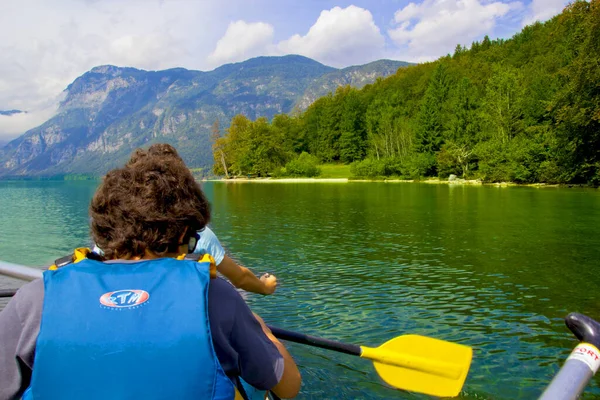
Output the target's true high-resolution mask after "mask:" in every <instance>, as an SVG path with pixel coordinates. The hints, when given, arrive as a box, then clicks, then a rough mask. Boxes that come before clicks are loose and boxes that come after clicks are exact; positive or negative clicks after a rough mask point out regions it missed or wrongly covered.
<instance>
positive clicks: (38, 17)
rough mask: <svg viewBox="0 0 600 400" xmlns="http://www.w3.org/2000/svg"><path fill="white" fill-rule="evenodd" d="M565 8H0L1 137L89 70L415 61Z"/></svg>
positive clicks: (503, 4)
mask: <svg viewBox="0 0 600 400" xmlns="http://www.w3.org/2000/svg"><path fill="white" fill-rule="evenodd" d="M567 3H568V0H354V1H352V0H52V1H48V0H1V1H0V110H11V109H18V110H24V111H27V113H22V114H14V115H12V116H2V115H0V141H2V140H8V139H12V138H14V137H17V136H19V135H20V134H22V133H24V132H25V131H27V130H28V129H31V128H33V127H35V126H38V125H40V124H41V123H43V122H45V121H46V120H47V119H48V118H50V117H51V116H52V115H53V114H55V112H56V108H57V106H58V103H59V102H60V100H61V98H62V97H63V96H64V93H63V91H64V89H65V88H66V87H67V85H68V84H69V83H71V82H72V81H73V80H74V79H75V78H77V77H78V76H80V75H82V74H84V73H85V72H86V71H88V70H90V69H91V68H93V67H95V66H98V65H105V64H111V65H117V66H127V67H136V68H141V69H146V70H161V69H166V68H172V67H184V68H188V69H195V70H202V71H209V70H212V69H214V68H216V67H218V66H220V65H222V64H226V63H231V62H239V61H243V60H246V59H248V58H252V57H256V56H261V55H285V54H301V55H304V56H307V57H310V58H313V59H315V60H317V61H319V62H321V63H323V64H326V65H330V66H333V67H337V68H342V67H347V66H350V65H357V64H365V63H368V62H371V61H375V60H378V59H382V58H387V59H393V60H401V61H411V62H424V61H432V60H435V59H437V58H439V57H440V56H444V55H446V54H448V53H452V52H453V51H454V48H455V47H456V45H457V44H461V45H470V44H471V43H472V42H473V41H474V40H481V39H482V38H483V37H484V36H485V35H489V36H490V38H492V39H495V38H509V37H511V36H512V35H514V34H515V33H517V32H519V31H520V30H521V29H522V28H523V27H524V26H525V25H528V24H530V23H533V22H534V21H545V20H547V19H549V18H551V17H552V16H554V15H556V14H558V13H560V12H561V11H562V9H563V8H564V7H565V6H566V4H567Z"/></svg>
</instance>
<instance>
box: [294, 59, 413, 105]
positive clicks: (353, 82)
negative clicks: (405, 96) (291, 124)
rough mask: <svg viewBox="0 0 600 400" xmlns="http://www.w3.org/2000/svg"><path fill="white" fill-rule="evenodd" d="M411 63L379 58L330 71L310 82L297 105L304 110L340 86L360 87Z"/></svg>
mask: <svg viewBox="0 0 600 400" xmlns="http://www.w3.org/2000/svg"><path fill="white" fill-rule="evenodd" d="M410 65H413V64H411V63H407V62H403V61H392V60H379V61H374V62H372V63H369V64H365V65H356V66H352V67H347V68H344V69H338V70H335V71H331V72H328V73H327V74H325V75H323V76H321V77H320V78H318V79H317V80H315V81H314V82H313V83H311V84H310V86H309V87H308V88H307V89H306V90H305V91H304V94H303V95H302V97H301V98H300V99H299V100H298V101H297V103H296V106H297V107H298V109H299V110H304V109H306V108H308V106H310V105H311V104H312V103H313V102H314V101H315V100H317V99H318V98H319V97H323V96H325V95H327V94H328V93H330V92H331V93H333V92H335V90H336V88H338V87H339V86H346V85H350V86H353V87H355V88H357V89H360V88H362V87H364V86H366V85H368V84H369V83H373V82H375V80H376V79H377V78H384V77H387V76H390V75H393V74H395V73H396V71H398V68H400V67H408V66H410Z"/></svg>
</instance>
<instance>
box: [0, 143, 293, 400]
mask: <svg viewBox="0 0 600 400" xmlns="http://www.w3.org/2000/svg"><path fill="white" fill-rule="evenodd" d="M90 217H91V221H92V222H91V235H92V238H93V240H94V242H95V243H98V245H99V246H100V247H101V248H102V249H103V251H104V256H105V261H99V260H94V259H89V258H85V259H83V260H81V261H79V262H74V263H71V264H69V265H66V266H63V267H60V268H58V269H56V270H49V271H46V272H44V278H43V279H42V280H37V281H33V282H31V283H29V284H26V285H25V286H23V287H22V288H21V289H20V290H19V291H18V292H17V294H16V295H15V296H14V297H13V298H12V299H11V301H10V302H9V304H8V305H7V306H6V308H5V309H4V310H3V311H2V312H1V313H0V338H1V340H0V382H1V384H0V400H5V399H11V400H12V399H18V398H20V397H21V396H22V397H23V399H27V400H29V399H38V398H52V399H66V400H70V399H83V398H85V399H91V400H95V399H98V400H100V399H103V400H104V399H106V398H119V399H130V398H144V399H145V400H152V399H171V398H173V399H234V398H236V399H237V398H243V397H244V394H245V393H244V389H243V386H242V385H241V380H244V381H245V382H247V383H248V384H250V385H252V386H254V387H255V388H258V389H260V390H271V391H273V392H274V393H275V394H276V395H278V396H280V397H284V398H290V397H294V396H295V395H296V394H297V393H298V391H299V389H300V384H301V376H300V372H299V371H298V368H297V366H296V364H295V362H294V360H293V358H292V357H291V355H290V354H289V352H288V351H287V350H286V348H285V346H284V345H283V344H282V343H281V342H279V341H278V340H277V339H276V338H275V337H274V336H273V334H272V333H271V331H270V330H269V328H268V327H267V326H266V325H265V323H264V321H263V320H262V319H261V318H260V317H259V316H257V315H255V314H253V313H252V311H251V310H250V309H249V307H248V306H247V304H246V303H245V302H244V300H243V299H242V298H241V296H240V295H239V293H238V292H237V291H236V290H235V288H234V287H233V286H232V285H230V284H229V283H227V282H226V281H225V280H222V279H220V278H217V277H216V272H215V270H214V269H215V267H214V260H213V259H212V257H210V256H209V255H207V256H205V257H203V258H202V259H200V260H199V259H198V258H199V256H198V255H194V254H189V253H191V250H193V249H191V248H190V247H191V242H193V240H192V238H193V237H195V235H196V232H197V231H201V230H202V229H203V228H204V227H205V226H206V224H207V223H208V222H209V221H210V206H209V203H208V201H207V200H206V197H205V196H204V194H203V192H202V190H201V189H200V186H199V185H198V183H197V182H196V181H195V180H194V178H193V176H192V174H191V172H190V171H189V169H188V168H187V167H186V165H185V164H184V163H183V161H181V159H180V158H179V156H178V155H177V152H176V151H175V149H173V148H172V147H171V146H169V145H155V146H152V147H150V149H149V150H148V151H143V150H137V151H136V152H135V153H134V154H133V155H132V157H131V160H130V161H129V162H128V163H127V165H125V166H124V167H123V168H117V169H114V170H112V171H110V172H109V173H108V174H106V176H105V177H104V179H103V182H102V183H101V185H100V186H99V188H98V189H97V191H96V193H95V195H94V198H93V200H92V202H91V205H90ZM34 361H35V363H34ZM239 396H242V397H239Z"/></svg>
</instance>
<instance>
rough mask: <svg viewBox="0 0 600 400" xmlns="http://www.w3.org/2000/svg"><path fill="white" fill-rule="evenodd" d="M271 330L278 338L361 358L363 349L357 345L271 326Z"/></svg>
mask: <svg viewBox="0 0 600 400" xmlns="http://www.w3.org/2000/svg"><path fill="white" fill-rule="evenodd" d="M269 329H271V332H273V335H275V337H276V338H278V339H282V340H288V341H290V342H295V343H301V344H308V345H310V346H315V347H320V348H322V349H327V350H333V351H337V352H340V353H346V354H351V355H353V356H360V355H361V354H362V349H361V348H360V346H357V345H355V344H347V343H341V342H336V341H335V340H329V339H323V338H319V337H316V336H311V335H305V334H303V333H298V332H292V331H286V330H285V329H281V328H277V327H274V326H270V325H269Z"/></svg>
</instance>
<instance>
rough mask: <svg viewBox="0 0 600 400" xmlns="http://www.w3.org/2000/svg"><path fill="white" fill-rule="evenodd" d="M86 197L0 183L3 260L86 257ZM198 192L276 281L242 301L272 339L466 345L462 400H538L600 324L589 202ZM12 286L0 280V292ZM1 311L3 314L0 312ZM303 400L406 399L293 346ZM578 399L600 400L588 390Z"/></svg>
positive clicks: (247, 260) (521, 195)
mask: <svg viewBox="0 0 600 400" xmlns="http://www.w3.org/2000/svg"><path fill="white" fill-rule="evenodd" d="M96 185H97V182H1V181H0V209H1V210H2V212H1V213H0V260H3V261H9V262H16V263H22V264H26V265H32V266H39V265H45V264H50V263H51V262H52V260H54V259H55V258H57V257H59V256H62V255H65V254H68V253H69V252H70V251H71V250H72V248H74V247H80V246H82V245H89V236H88V225H87V221H88V220H87V206H88V203H89V200H90V199H91V196H92V195H93V192H94V190H95V187H96ZM203 187H204V189H205V191H206V193H207V195H208V197H209V199H210V200H211V203H212V204H213V222H212V228H213V230H214V231H215V232H216V233H217V235H218V236H219V238H220V239H221V241H222V243H223V244H224V246H225V247H226V248H227V249H228V251H230V252H231V255H232V256H233V257H234V258H236V259H238V260H239V261H240V263H242V264H244V265H246V266H248V267H250V268H252V269H253V270H254V271H255V272H256V273H257V274H258V273H262V272H272V273H274V274H276V275H277V276H278V278H279V282H280V287H279V288H278V290H277V292H276V293H275V295H273V296H267V297H263V296H259V295H254V294H249V295H246V296H245V297H246V299H247V301H248V302H249V303H250V305H251V307H252V308H253V310H255V311H256V312H258V313H259V314H261V315H262V316H263V317H264V319H265V320H266V321H267V322H268V323H270V324H272V325H276V326H280V327H282V328H286V329H291V330H296V331H300V332H304V333H309V334H313V335H318V336H322V337H326V338H330V339H336V340H340V341H346V342H350V343H356V344H362V345H369V346H378V345H379V344H382V343H383V342H385V341H386V340H388V339H391V338H393V337H395V336H397V335H400V334H408V333H414V334H420V335H426V336H431V337H436V338H440V339H444V340H449V341H453V342H457V343H463V344H467V345H470V346H472V347H473V348H474V358H473V364H472V367H471V371H470V373H469V376H468V378H467V382H466V385H465V387H464V390H463V392H462V393H461V398H464V399H475V398H476V399H535V398H537V396H539V394H540V393H541V391H542V390H543V388H544V387H545V386H546V385H547V384H548V383H549V381H550V380H551V378H552V376H553V375H554V374H555V373H556V372H557V371H558V369H559V367H560V366H561V365H562V363H563V361H564V360H565V358H566V357H567V356H568V354H569V352H570V351H571V349H572V348H573V347H574V345H575V344H576V340H575V339H574V338H573V337H572V335H571V333H570V332H569V331H568V330H567V328H566V327H565V325H564V322H563V318H564V316H565V315H566V314H568V313H569V312H572V311H578V312H582V313H585V314H588V315H590V316H592V317H594V318H600V297H599V290H600V268H598V264H599V261H598V260H599V259H600V246H599V244H600V243H599V238H600V191H598V190H591V189H563V188H530V187H509V188H501V187H491V186H483V187H472V186H458V185H450V186H449V185H428V184H417V183H365V182H356V183H309V182H299V183H269V184H266V183H226V182H207V183H204V184H203ZM15 284H16V281H14V280H9V279H6V278H0V288H7V287H11V286H12V285H15ZM0 307H1V305H0ZM289 348H290V351H291V352H292V354H293V355H294V356H295V358H296V360H297V362H298V364H299V365H300V368H301V371H302V373H303V378H304V384H303V387H302V392H301V395H300V396H299V397H298V398H300V399H319V398H327V399H379V398H389V399H393V398H398V399H414V398H425V397H424V396H420V395H414V394H409V393H405V392H401V391H397V390H394V389H390V388H388V387H387V386H386V385H385V384H384V383H383V382H382V381H381V380H380V379H379V378H378V376H377V374H376V373H375V372H374V369H373V367H372V364H371V363H370V362H369V361H367V360H362V359H357V358H354V357H351V356H346V355H343V354H338V353H333V352H331V351H326V350H319V349H314V348H310V347H307V346H303V345H295V344H289ZM585 397H586V398H594V397H599V398H600V388H599V387H598V386H597V385H596V384H595V383H594V384H592V385H590V387H589V388H588V390H587V395H586V396H585Z"/></svg>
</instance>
